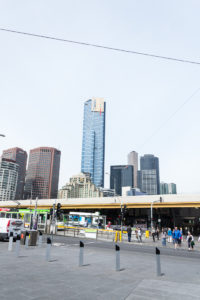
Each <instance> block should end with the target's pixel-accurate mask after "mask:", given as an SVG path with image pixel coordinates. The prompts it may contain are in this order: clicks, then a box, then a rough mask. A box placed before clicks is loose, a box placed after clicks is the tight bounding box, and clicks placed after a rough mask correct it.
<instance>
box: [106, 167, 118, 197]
mask: <svg viewBox="0 0 200 300" xmlns="http://www.w3.org/2000/svg"><path fill="white" fill-rule="evenodd" d="M105 174H106V175H109V176H110V173H109V172H106V173H105ZM115 196H117V193H116V178H115V177H114V197H115Z"/></svg>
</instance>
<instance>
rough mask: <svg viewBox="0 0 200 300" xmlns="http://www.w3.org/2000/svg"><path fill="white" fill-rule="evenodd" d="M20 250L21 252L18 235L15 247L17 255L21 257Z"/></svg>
mask: <svg viewBox="0 0 200 300" xmlns="http://www.w3.org/2000/svg"><path fill="white" fill-rule="evenodd" d="M19 250H20V235H19V234H18V235H17V240H16V246H15V255H16V256H17V257H19Z"/></svg>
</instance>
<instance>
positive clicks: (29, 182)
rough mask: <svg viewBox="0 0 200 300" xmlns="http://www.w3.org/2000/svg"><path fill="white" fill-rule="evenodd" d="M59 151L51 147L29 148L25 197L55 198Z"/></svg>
mask: <svg viewBox="0 0 200 300" xmlns="http://www.w3.org/2000/svg"><path fill="white" fill-rule="evenodd" d="M60 156H61V152H60V151H59V150H57V149H55V148H51V147H39V148H36V149H32V150H30V155H29V162H28V170H27V175H26V182H25V196H26V198H31V199H35V198H37V197H38V198H39V199H51V198H57V193H58V181H59V170H60Z"/></svg>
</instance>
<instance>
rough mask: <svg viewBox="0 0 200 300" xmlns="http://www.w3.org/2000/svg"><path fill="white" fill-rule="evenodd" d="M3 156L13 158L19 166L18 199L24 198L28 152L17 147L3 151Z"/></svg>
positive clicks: (16, 197)
mask: <svg viewBox="0 0 200 300" xmlns="http://www.w3.org/2000/svg"><path fill="white" fill-rule="evenodd" d="M2 158H6V159H11V160H13V161H15V162H16V164H18V166H19V172H18V180H17V189H16V194H15V199H16V200H20V199H21V200H22V199H23V195H24V185H25V176H26V163H27V152H26V151H24V150H23V149H21V148H18V147H15V148H11V149H7V150H4V151H3V154H2Z"/></svg>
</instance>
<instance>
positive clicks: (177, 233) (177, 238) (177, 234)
mask: <svg viewBox="0 0 200 300" xmlns="http://www.w3.org/2000/svg"><path fill="white" fill-rule="evenodd" d="M180 238H181V233H180V230H178V228H177V227H175V230H174V233H173V239H174V247H175V249H177V245H178V244H179V243H180V242H179V241H180Z"/></svg>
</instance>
